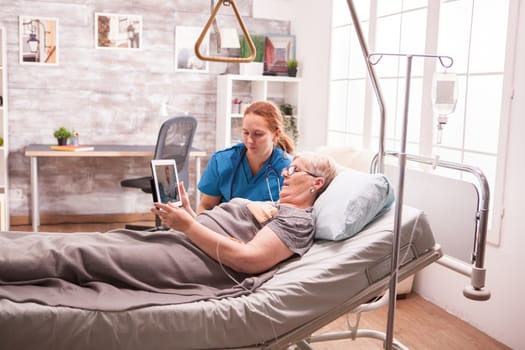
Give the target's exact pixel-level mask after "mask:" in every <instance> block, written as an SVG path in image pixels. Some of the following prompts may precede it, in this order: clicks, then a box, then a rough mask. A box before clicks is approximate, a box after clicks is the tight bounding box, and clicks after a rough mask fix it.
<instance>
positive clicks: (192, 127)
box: [154, 116, 197, 184]
mask: <svg viewBox="0 0 525 350" xmlns="http://www.w3.org/2000/svg"><path fill="white" fill-rule="evenodd" d="M196 130H197V119H195V117H192V116H183V117H173V118H170V119H168V120H166V121H165V122H164V123H163V124H162V126H161V127H160V131H159V136H158V138H157V145H156V147H155V155H154V158H155V159H175V161H176V162H177V171H178V172H179V178H180V180H182V181H184V182H185V184H188V162H189V155H190V151H191V146H192V144H193V136H194V135H195V131H196Z"/></svg>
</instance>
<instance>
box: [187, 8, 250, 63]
mask: <svg viewBox="0 0 525 350" xmlns="http://www.w3.org/2000/svg"><path fill="white" fill-rule="evenodd" d="M222 5H224V6H229V5H231V6H232V8H233V12H235V17H237V21H238V22H239V25H240V27H241V29H242V33H243V35H244V38H245V39H246V42H247V43H248V47H249V48H250V56H248V57H228V56H205V55H203V54H202V53H201V52H200V50H199V48H200V46H201V44H202V42H203V41H204V38H205V37H206V34H207V32H208V30H209V29H210V26H211V24H212V23H213V21H214V20H215V17H216V16H217V13H218V12H219V10H220V8H221V6H222ZM194 49H195V55H196V56H197V57H198V58H199V59H201V60H203V61H212V62H232V63H247V62H253V60H254V59H255V54H256V49H255V45H254V44H253V41H252V38H251V37H250V34H249V33H248V30H247V29H246V26H245V25H244V21H243V20H242V17H241V14H240V13H239V9H238V8H237V5H236V4H235V0H219V1H218V2H217V5H216V6H215V8H214V9H213V12H212V14H211V16H210V18H209V19H208V22H206V24H205V25H204V28H203V29H202V32H201V34H200V35H199V37H198V38H197V41H196V42H195V48H194Z"/></svg>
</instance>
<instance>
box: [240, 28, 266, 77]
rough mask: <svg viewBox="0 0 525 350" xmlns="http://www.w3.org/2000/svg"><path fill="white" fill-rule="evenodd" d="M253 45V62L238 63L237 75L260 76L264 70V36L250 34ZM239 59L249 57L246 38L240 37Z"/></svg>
mask: <svg viewBox="0 0 525 350" xmlns="http://www.w3.org/2000/svg"><path fill="white" fill-rule="evenodd" d="M250 37H251V38H252V41H253V45H254V46H255V58H254V59H253V62H249V63H239V73H240V74H243V75H262V73H263V68H264V63H263V62H264V46H265V44H266V37H265V36H264V35H256V34H250ZM240 45H241V50H240V57H243V58H244V57H250V46H249V45H248V41H247V40H246V38H245V37H244V35H243V36H241V39H240Z"/></svg>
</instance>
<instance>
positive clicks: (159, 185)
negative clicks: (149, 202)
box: [151, 159, 182, 206]
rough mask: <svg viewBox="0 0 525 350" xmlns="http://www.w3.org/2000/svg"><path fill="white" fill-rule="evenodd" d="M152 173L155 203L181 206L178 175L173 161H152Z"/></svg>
mask: <svg viewBox="0 0 525 350" xmlns="http://www.w3.org/2000/svg"><path fill="white" fill-rule="evenodd" d="M151 171H152V173H153V185H154V191H155V192H154V194H155V198H156V200H157V201H159V202H162V203H172V204H174V205H179V206H180V205H182V201H181V198H180V194H179V187H178V183H179V174H178V173H177V164H176V162H175V159H153V160H152V161H151Z"/></svg>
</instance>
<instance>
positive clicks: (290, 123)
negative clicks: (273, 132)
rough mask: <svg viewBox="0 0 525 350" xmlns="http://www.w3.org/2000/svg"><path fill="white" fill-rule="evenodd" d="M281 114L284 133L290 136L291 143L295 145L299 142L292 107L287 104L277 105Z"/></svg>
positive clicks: (295, 118)
mask: <svg viewBox="0 0 525 350" xmlns="http://www.w3.org/2000/svg"><path fill="white" fill-rule="evenodd" d="M279 109H280V110H281V114H282V115H283V124H284V131H285V132H286V134H288V136H290V137H291V138H292V140H293V142H294V143H295V144H296V145H297V141H299V130H298V128H297V117H296V116H295V115H294V112H293V111H294V106H292V105H291V104H289V103H283V104H281V105H279Z"/></svg>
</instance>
